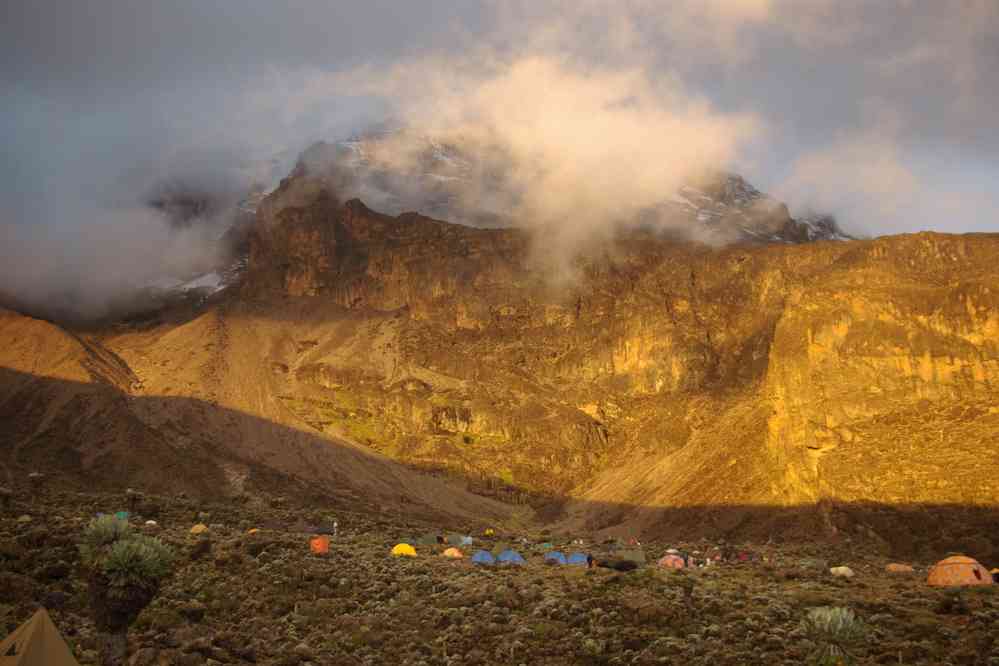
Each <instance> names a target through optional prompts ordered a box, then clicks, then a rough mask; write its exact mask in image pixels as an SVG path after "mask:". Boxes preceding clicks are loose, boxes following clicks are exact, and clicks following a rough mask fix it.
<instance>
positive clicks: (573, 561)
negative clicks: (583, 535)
mask: <svg viewBox="0 0 999 666" xmlns="http://www.w3.org/2000/svg"><path fill="white" fill-rule="evenodd" d="M589 563H590V562H589V559H588V558H587V557H586V553H573V554H572V555H570V556H569V559H568V560H566V564H570V565H572V566H576V567H585V566H587V565H588V564H589Z"/></svg>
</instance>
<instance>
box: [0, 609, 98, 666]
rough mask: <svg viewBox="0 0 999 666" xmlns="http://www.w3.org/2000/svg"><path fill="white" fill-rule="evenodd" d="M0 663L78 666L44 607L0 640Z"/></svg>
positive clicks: (6, 665)
mask: <svg viewBox="0 0 999 666" xmlns="http://www.w3.org/2000/svg"><path fill="white" fill-rule="evenodd" d="M0 665H2V666H80V664H79V662H77V661H76V659H74V658H73V653H72V652H70V651H69V646H68V645H66V641H64V640H63V638H62V636H61V635H60V634H59V630H58V629H56V626H55V625H54V624H53V623H52V618H50V617H49V614H48V613H46V612H45V609H44V608H39V609H38V610H37V611H35V614H34V615H32V616H31V618H30V619H29V620H28V621H26V622H25V623H24V624H22V625H21V626H20V627H18V628H17V629H15V630H14V633H12V634H11V635H10V636H8V637H7V638H5V639H3V642H2V643H0Z"/></svg>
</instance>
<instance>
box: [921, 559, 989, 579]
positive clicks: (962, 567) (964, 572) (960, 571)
mask: <svg viewBox="0 0 999 666" xmlns="http://www.w3.org/2000/svg"><path fill="white" fill-rule="evenodd" d="M926 583H927V584H928V585H932V586H933V587H964V586H966V585H992V584H993V581H992V575H991V574H990V573H989V572H988V569H986V568H985V567H983V566H982V565H981V564H980V563H979V562H978V560H975V559H972V558H970V557H965V556H964V555H954V556H952V557H948V558H947V559H944V560H940V561H939V562H937V563H936V564H934V565H933V567H932V568H931V569H930V575H929V576H927V578H926Z"/></svg>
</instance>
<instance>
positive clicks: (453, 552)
mask: <svg viewBox="0 0 999 666" xmlns="http://www.w3.org/2000/svg"><path fill="white" fill-rule="evenodd" d="M441 555H443V556H444V557H447V558H450V559H452V560H460V559H461V558H463V557H465V555H464V553H462V552H461V551H460V550H458V549H457V548H455V547H454V546H452V547H450V548H448V549H447V550H445V551H444V552H443V553H441Z"/></svg>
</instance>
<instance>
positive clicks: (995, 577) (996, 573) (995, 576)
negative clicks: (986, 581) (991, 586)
mask: <svg viewBox="0 0 999 666" xmlns="http://www.w3.org/2000/svg"><path fill="white" fill-rule="evenodd" d="M989 573H990V574H992V582H993V583H999V569H993V570H992V571H990V572H989Z"/></svg>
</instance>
